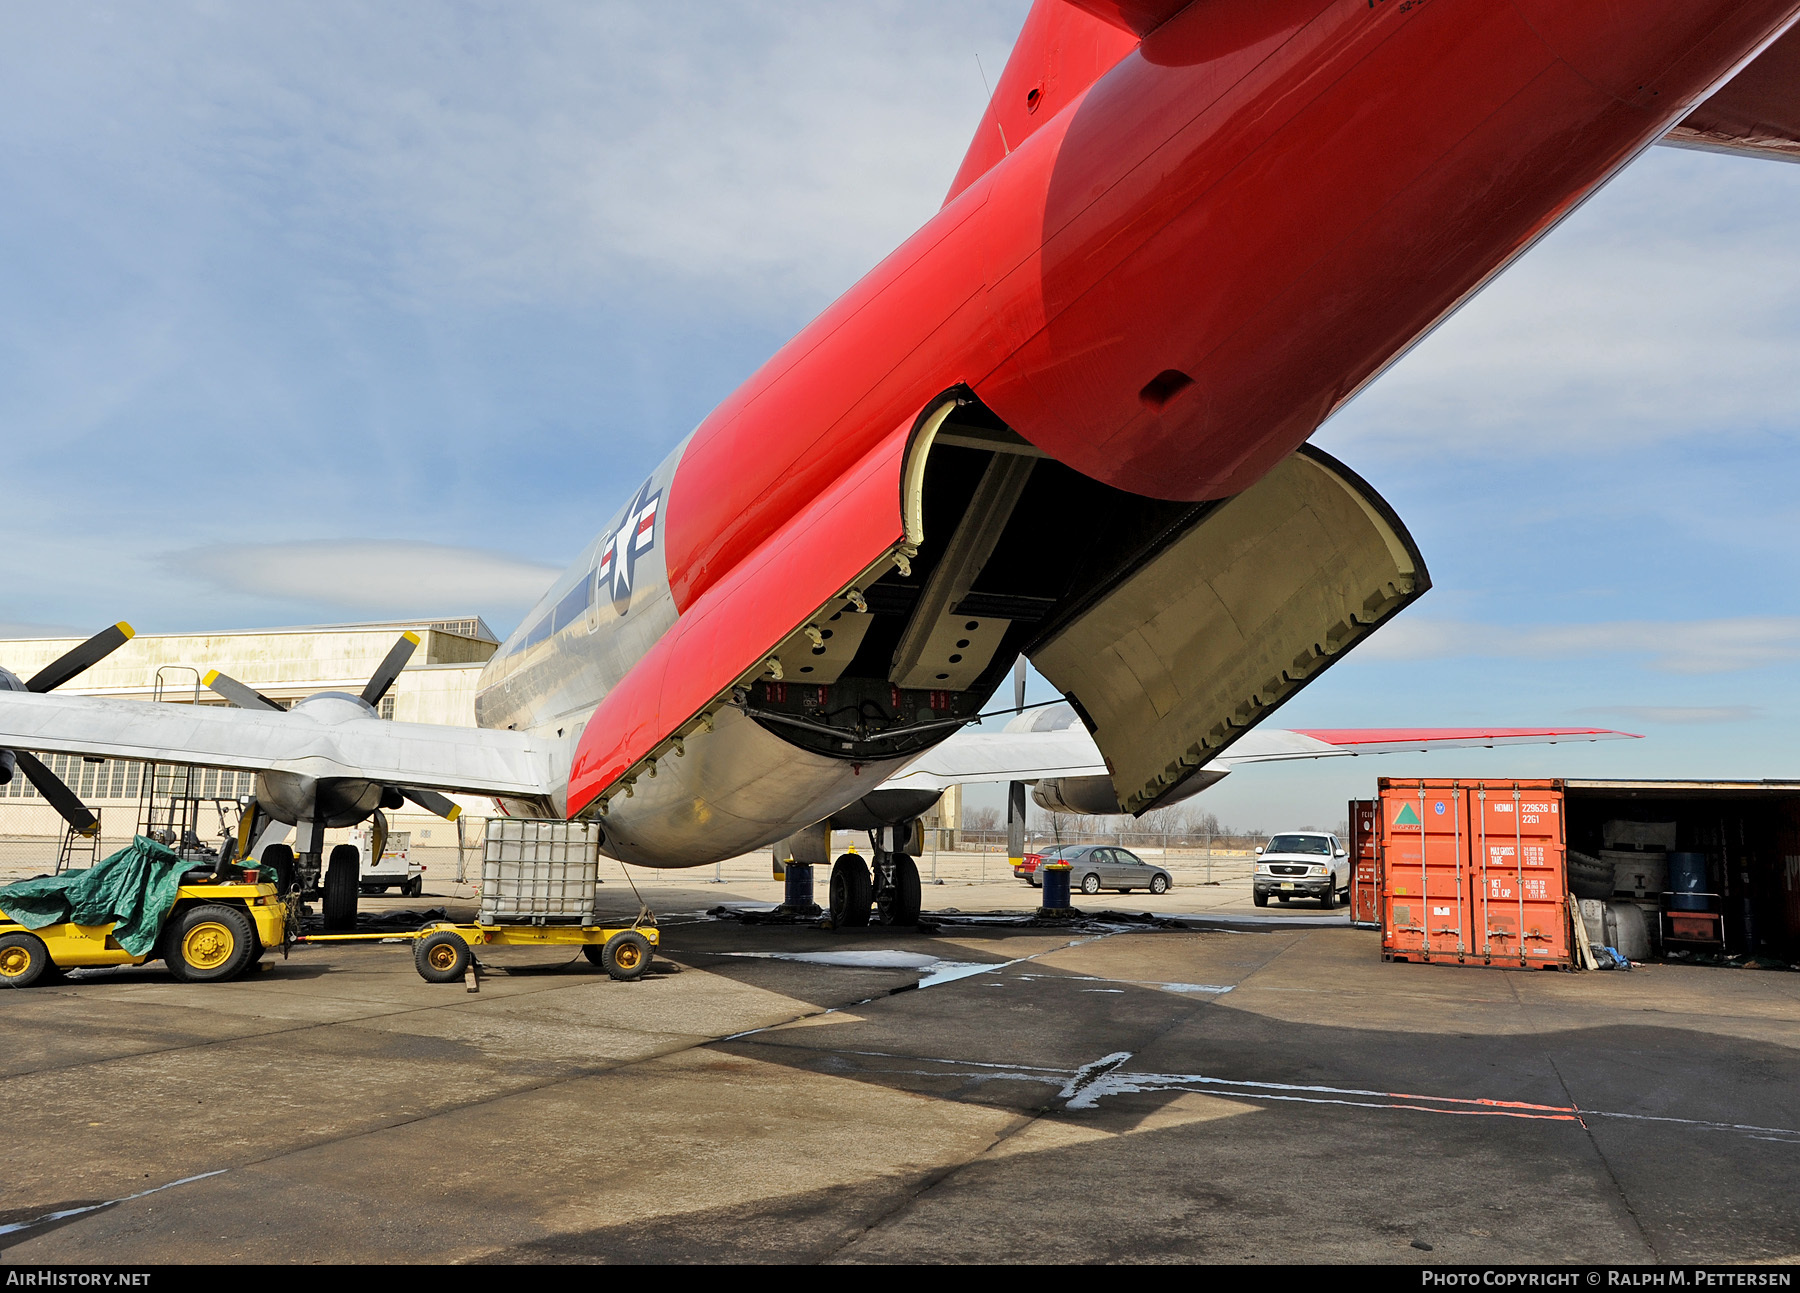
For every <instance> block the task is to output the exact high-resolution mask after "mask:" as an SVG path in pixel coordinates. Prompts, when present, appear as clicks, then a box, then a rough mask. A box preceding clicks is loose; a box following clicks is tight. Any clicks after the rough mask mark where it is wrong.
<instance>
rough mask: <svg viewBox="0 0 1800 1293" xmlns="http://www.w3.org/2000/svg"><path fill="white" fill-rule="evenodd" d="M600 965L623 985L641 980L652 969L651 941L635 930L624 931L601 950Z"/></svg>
mask: <svg viewBox="0 0 1800 1293" xmlns="http://www.w3.org/2000/svg"><path fill="white" fill-rule="evenodd" d="M600 964H601V966H602V968H604V969H605V970H606V972H607V973H608V974H610V975H612V977H613V978H615V979H618V980H619V981H620V982H622V983H623V982H629V981H630V980H632V979H641V978H643V977H644V972H645V971H646V970H648V969H649V968H650V940H649V939H647V938H645V937H644V936H643V935H642V934H640V933H638V932H637V931H636V930H635V929H627V930H622V931H620V932H619V933H617V934H614V935H613V936H612V937H611V938H609V939H607V940H606V942H605V944H604V945H603V946H602V947H601V948H600Z"/></svg>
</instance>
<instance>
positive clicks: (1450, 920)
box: [1376, 777, 1573, 969]
mask: <svg viewBox="0 0 1800 1293" xmlns="http://www.w3.org/2000/svg"><path fill="white" fill-rule="evenodd" d="M1379 786H1380V790H1379V798H1378V800H1377V801H1376V802H1377V803H1378V804H1379V817H1378V822H1377V826H1376V841H1377V842H1376V851H1377V859H1378V871H1377V874H1378V875H1379V878H1380V880H1379V883H1380V908H1381V912H1380V915H1381V954H1382V956H1383V957H1384V958H1385V959H1387V960H1392V961H1449V962H1452V963H1456V964H1463V965H1495V966H1503V967H1510V968H1519V967H1527V968H1538V967H1542V968H1555V969H1569V968H1573V959H1572V950H1573V948H1572V937H1571V928H1570V924H1569V895H1568V883H1567V870H1566V859H1565V848H1566V839H1565V835H1564V812H1563V808H1564V795H1563V789H1562V786H1561V784H1560V783H1559V782H1554V781H1460V780H1433V779H1423V780H1400V779H1397V778H1390V777H1383V778H1381V780H1380V783H1379Z"/></svg>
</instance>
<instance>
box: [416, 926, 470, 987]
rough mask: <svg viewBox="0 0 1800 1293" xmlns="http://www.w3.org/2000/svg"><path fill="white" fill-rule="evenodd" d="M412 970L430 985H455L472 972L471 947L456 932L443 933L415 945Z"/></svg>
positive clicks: (433, 935)
mask: <svg viewBox="0 0 1800 1293" xmlns="http://www.w3.org/2000/svg"><path fill="white" fill-rule="evenodd" d="M413 967H414V968H415V969H417V970H418V972H419V977H420V978H421V979H424V980H425V982H427V983H455V982H456V981H457V980H458V979H460V978H462V977H463V975H465V974H467V973H468V972H469V945H468V944H467V943H466V942H464V941H463V936H462V935H461V934H459V933H457V932H456V931H455V930H453V929H440V930H438V931H437V932H436V933H433V934H427V935H426V936H425V937H424V938H421V939H420V940H419V941H418V942H416V943H414V944H413Z"/></svg>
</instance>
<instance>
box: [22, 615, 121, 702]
mask: <svg viewBox="0 0 1800 1293" xmlns="http://www.w3.org/2000/svg"><path fill="white" fill-rule="evenodd" d="M135 636H137V632H136V630H134V629H133V628H132V627H131V625H129V624H127V623H125V622H124V621H123V620H121V621H120V622H119V623H117V624H115V625H113V626H112V627H111V628H106V629H101V630H100V631H99V632H98V633H96V634H94V636H93V637H91V638H89V639H88V640H87V641H86V642H83V643H82V644H81V645H80V646H78V647H76V648H75V649H74V650H73V651H69V652H66V653H65V654H63V655H60V656H58V657H57V658H56V659H54V660H52V661H51V662H50V663H49V664H47V665H45V666H44V667H43V668H42V669H40V670H38V672H37V673H36V674H35V675H34V676H33V677H32V679H31V681H30V682H28V683H26V684H25V690H26V691H39V692H43V691H49V690H51V689H52V688H54V687H60V686H62V685H63V684H64V683H65V682H67V681H69V679H71V678H73V677H74V676H75V675H76V674H78V673H80V672H81V671H82V670H84V669H89V668H92V667H93V666H94V665H97V664H99V663H100V662H101V661H102V660H104V659H106V657H107V656H109V655H111V654H112V653H113V652H114V651H117V650H118V649H119V648H120V647H122V646H124V645H125V644H126V643H127V642H129V641H131V639H132V638H134V637H135Z"/></svg>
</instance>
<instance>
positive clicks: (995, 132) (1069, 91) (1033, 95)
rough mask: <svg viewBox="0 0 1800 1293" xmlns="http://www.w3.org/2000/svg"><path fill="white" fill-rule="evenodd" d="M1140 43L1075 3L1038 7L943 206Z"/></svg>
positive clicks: (1060, 0) (1056, 1)
mask: <svg viewBox="0 0 1800 1293" xmlns="http://www.w3.org/2000/svg"><path fill="white" fill-rule="evenodd" d="M1167 7H1169V8H1172V9H1173V8H1180V5H1176V4H1171V5H1168V6H1167ZM1137 43H1138V37H1137V35H1136V34H1135V33H1133V32H1131V31H1128V30H1126V29H1125V28H1124V27H1122V26H1120V25H1118V24H1117V23H1115V22H1109V21H1107V20H1105V19H1102V18H1098V17H1096V16H1094V14H1092V13H1089V12H1087V11H1086V10H1085V9H1082V8H1078V7H1076V5H1075V4H1073V3H1070V0H1037V2H1036V3H1035V4H1033V5H1032V6H1031V12H1030V13H1029V14H1027V15H1026V17H1025V25H1024V27H1022V28H1021V29H1020V31H1019V39H1018V40H1017V41H1016V42H1015V43H1014V44H1013V51H1012V56H1011V57H1010V58H1008V59H1007V60H1006V68H1005V70H1004V71H1002V72H1001V73H1000V81H999V83H998V84H997V85H996V86H995V87H994V97H993V98H992V99H990V100H989V101H988V106H987V111H986V112H984V113H982V114H981V124H980V125H979V126H977V127H976V128H975V138H974V140H973V141H972V142H971V143H970V144H969V151H968V152H967V153H965V154H964V155H963V163H962V166H961V168H960V169H958V170H957V172H956V179H955V181H954V182H953V183H952V184H951V185H950V192H949V193H948V194H947V195H946V196H945V198H944V201H945V203H946V204H948V203H949V202H951V201H953V200H954V199H955V197H956V195H957V194H959V193H961V192H962V191H963V190H964V189H966V188H968V187H969V185H971V184H973V183H974V182H975V181H976V180H978V179H980V178H981V177H982V176H983V175H985V174H987V172H988V171H989V170H990V169H992V167H993V166H994V165H995V163H997V162H999V161H1000V159H1001V158H1003V157H1005V156H1006V155H1007V154H1008V153H1009V152H1011V151H1012V150H1013V149H1015V148H1017V147H1018V146H1019V145H1020V144H1022V143H1024V142H1025V141H1026V140H1027V139H1029V138H1030V137H1031V135H1032V133H1033V132H1034V131H1035V130H1037V128H1038V127H1039V126H1041V125H1042V124H1043V123H1044V122H1046V121H1048V120H1050V118H1052V117H1054V116H1055V115H1056V114H1057V113H1058V112H1060V111H1062V109H1063V108H1065V107H1066V106H1068V104H1069V103H1071V102H1073V101H1074V100H1075V99H1076V98H1078V97H1080V95H1081V94H1082V92H1083V91H1085V90H1086V89H1087V88H1088V87H1089V86H1090V85H1092V84H1093V83H1094V82H1095V81H1098V80H1099V79H1100V78H1101V77H1102V76H1105V75H1106V73H1107V72H1108V71H1110V70H1111V69H1112V67H1113V65H1114V64H1115V63H1117V62H1118V61H1119V60H1120V59H1122V58H1124V57H1125V55H1126V54H1128V53H1130V52H1131V51H1132V50H1133V49H1136V48H1137Z"/></svg>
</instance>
